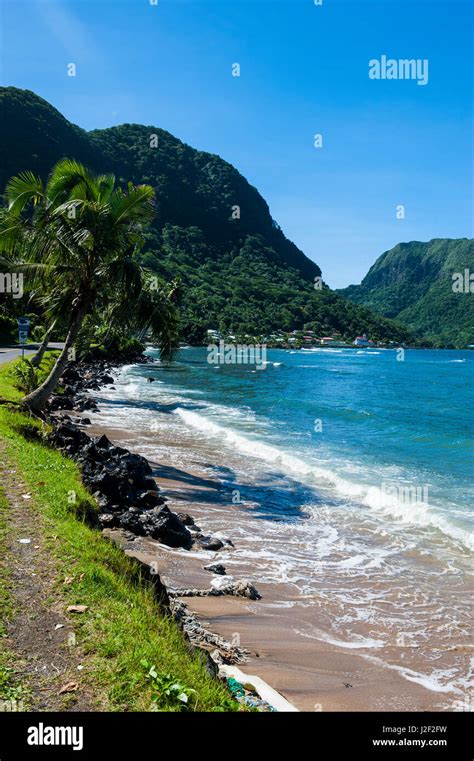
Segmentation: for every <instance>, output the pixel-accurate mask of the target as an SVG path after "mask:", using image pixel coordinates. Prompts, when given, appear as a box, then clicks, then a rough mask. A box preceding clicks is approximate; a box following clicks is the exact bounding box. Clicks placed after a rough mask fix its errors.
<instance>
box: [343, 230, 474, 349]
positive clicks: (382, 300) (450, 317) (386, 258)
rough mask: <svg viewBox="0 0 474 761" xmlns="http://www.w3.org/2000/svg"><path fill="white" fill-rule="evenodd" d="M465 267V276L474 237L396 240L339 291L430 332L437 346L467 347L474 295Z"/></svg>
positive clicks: (473, 334)
mask: <svg viewBox="0 0 474 761" xmlns="http://www.w3.org/2000/svg"><path fill="white" fill-rule="evenodd" d="M466 270H468V275H467V279H468V278H469V273H472V274H473V276H474V240H469V239H468V238H460V239H449V238H435V239H433V240H430V241H429V242H428V243H420V242H418V241H412V242H411V243H399V244H398V245H397V246H395V247H394V248H392V249H390V251H386V252H385V253H384V254H382V256H380V257H379V258H378V259H377V261H376V262H375V264H374V265H373V266H372V267H371V268H370V270H369V272H368V273H367V275H366V276H365V277H364V279H363V280H362V282H361V284H360V285H350V286H348V287H347V288H343V289H341V290H339V291H338V293H339V294H340V295H342V296H344V297H346V298H348V299H351V301H353V302H355V303H357V304H364V305H365V306H367V307H369V308H370V309H373V310H374V311H376V312H380V313H381V314H384V315H386V316H387V317H390V318H393V319H395V320H396V321H397V322H399V323H400V324H402V325H404V326H406V327H407V328H408V329H409V330H411V331H413V332H415V333H418V334H420V335H424V336H426V337H428V338H429V339H430V340H431V341H432V342H433V343H434V345H435V346H451V347H455V348H465V347H466V346H468V345H469V344H473V343H474V296H473V293H472V292H470V291H469V283H468V282H467V283H465V282H464V280H465V271H466ZM473 279H474V278H473ZM458 282H459V285H458ZM466 285H467V287H466ZM471 288H472V290H473V291H474V282H473V284H472V286H471Z"/></svg>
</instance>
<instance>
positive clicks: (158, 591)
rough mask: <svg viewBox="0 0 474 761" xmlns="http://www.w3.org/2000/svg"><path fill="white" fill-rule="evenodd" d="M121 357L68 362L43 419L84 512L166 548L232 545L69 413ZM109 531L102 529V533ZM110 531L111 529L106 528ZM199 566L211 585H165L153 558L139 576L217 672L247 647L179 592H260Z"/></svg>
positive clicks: (101, 525)
mask: <svg viewBox="0 0 474 761" xmlns="http://www.w3.org/2000/svg"><path fill="white" fill-rule="evenodd" d="M129 361H133V362H134V363H147V362H148V361H149V360H148V358H147V357H146V356H143V355H140V356H137V357H133V359H132V360H130V358H127V362H129ZM122 365H123V362H116V363H112V362H106V361H103V360H100V361H95V362H94V363H93V364H91V363H70V364H69V365H68V366H67V368H66V370H65V372H64V373H63V376H62V378H61V380H60V393H56V394H54V395H53V396H52V398H51V399H50V402H49V405H48V410H47V419H48V422H49V424H50V425H51V427H52V431H51V433H49V434H48V437H47V443H48V444H49V445H50V446H54V447H56V448H58V449H60V450H61V451H62V452H63V453H64V454H65V455H66V456H68V457H70V458H71V459H73V460H74V461H75V462H76V463H77V464H78V466H79V468H80V470H81V473H82V480H83V482H84V484H85V486H86V487H87V489H88V491H90V493H91V495H92V496H93V497H94V500H95V502H96V504H97V512H96V513H95V514H93V515H91V514H90V511H89V512H88V514H87V519H88V522H89V523H90V524H92V525H94V527H96V528H98V529H100V530H104V529H112V530H119V532H120V534H121V536H122V537H123V539H125V540H127V541H128V542H133V541H135V540H136V539H137V538H138V537H148V538H150V539H153V540H155V541H157V542H159V543H161V544H163V545H165V546H167V547H170V548H180V549H184V550H187V551H191V550H192V549H193V548H196V549H200V550H209V551H214V552H217V551H219V550H220V549H222V548H223V547H226V546H227V548H229V547H233V546H234V545H233V543H232V541H231V540H230V539H227V538H222V537H216V536H212V535H208V534H205V533H203V532H202V531H201V529H200V527H199V526H198V525H196V523H195V520H194V518H193V517H192V516H191V515H189V514H188V513H174V512H172V511H171V510H170V509H169V508H168V507H167V506H166V501H167V499H166V497H165V496H164V495H163V494H161V491H160V488H159V486H158V484H157V483H156V481H155V479H154V478H153V476H152V472H153V471H152V468H151V467H150V464H149V463H148V461H147V460H146V459H145V458H144V457H142V456H141V455H138V454H134V453H132V452H130V451H129V450H128V449H125V448H124V447H120V446H116V445H114V444H113V443H112V442H111V441H110V440H109V439H108V437H107V436H106V435H105V434H102V435H99V436H89V435H88V434H87V433H86V430H85V428H86V427H87V426H88V425H90V424H91V420H90V418H87V417H74V416H73V413H81V414H83V413H85V412H90V413H94V411H97V410H98V404H97V402H96V401H95V400H94V399H93V398H92V397H91V396H90V395H89V392H91V391H100V389H101V388H102V387H103V386H105V385H110V386H112V384H113V383H114V378H113V375H112V374H111V373H113V372H114V371H117V370H118V369H119V368H120V367H121V366H122ZM108 533H109V532H106V534H108ZM112 533H114V532H113V531H112ZM204 568H205V570H207V571H209V572H210V573H211V574H213V576H214V579H215V582H213V584H212V585H211V586H210V588H209V589H197V588H191V589H167V588H166V587H165V585H164V584H163V583H162V581H161V579H160V576H159V572H158V569H157V568H155V567H154V564H151V565H150V566H146V567H145V569H144V578H145V580H147V581H149V582H151V583H152V584H153V587H154V591H155V596H156V598H157V600H158V602H159V604H160V605H161V607H162V609H163V610H164V611H165V612H166V613H169V614H171V615H173V617H174V618H175V620H176V621H177V622H178V624H179V625H180V627H181V629H182V631H183V632H184V634H185V636H186V638H187V640H188V642H189V644H190V646H191V647H196V648H199V649H200V650H201V651H203V652H204V653H205V654H206V657H207V661H208V668H209V670H210V672H211V673H213V674H214V675H215V676H217V675H218V672H219V668H220V666H222V665H226V666H229V665H233V664H237V663H242V662H245V661H246V660H247V659H248V656H249V652H248V651H247V650H246V649H245V648H243V647H241V646H240V645H237V644H235V643H233V642H229V641H227V640H225V639H223V638H222V637H220V636H219V635H217V634H216V633H214V632H212V631H210V630H209V629H207V628H206V627H205V626H204V625H203V624H202V623H201V622H200V621H199V620H198V618H197V617H196V616H195V615H194V613H192V612H191V611H190V610H189V609H188V607H187V605H186V603H185V602H184V601H183V600H182V598H183V597H205V596H209V597H218V596H222V595H229V596H238V597H244V598H247V599H250V600H258V599H260V597H261V596H260V594H259V592H258V591H257V590H256V588H255V587H254V585H253V584H252V583H251V582H250V581H247V580H238V581H234V580H231V579H227V578H226V569H225V567H224V566H223V565H222V564H220V563H210V564H208V565H207V566H204ZM239 699H241V700H242V702H244V703H246V704H250V705H252V707H254V708H257V709H259V710H263V711H269V710H273V709H272V707H271V706H270V705H269V704H268V703H267V702H266V701H264V700H261V699H260V698H259V697H258V694H256V693H255V694H253V693H252V692H251V691H250V692H249V691H248V690H244V692H243V695H241V696H240V697H239Z"/></svg>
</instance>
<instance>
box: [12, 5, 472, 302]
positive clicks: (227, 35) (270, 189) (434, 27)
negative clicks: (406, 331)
mask: <svg viewBox="0 0 474 761" xmlns="http://www.w3.org/2000/svg"><path fill="white" fill-rule="evenodd" d="M0 4H1V11H2V27H3V39H2V53H1V54H0V62H1V79H2V84H4V85H15V86H17V87H24V88H28V89H30V90H34V91H35V92H36V93H38V94H39V95H41V96H42V97H43V98H46V100H48V101H49V102H50V103H52V104H53V105H54V106H55V107H56V108H58V109H59V111H61V112H62V113H63V114H64V115H65V116H66V117H67V118H68V119H70V120H71V121H73V122H74V123H76V124H79V125H80V126H81V127H84V128H86V129H93V128H98V127H108V126H111V125H113V124H121V123H123V122H139V123H144V124H152V125H154V126H158V127H162V128H163V129H167V130H169V131H170V132H171V133H173V134H174V135H176V136H177V137H179V138H180V139H182V140H183V141H185V142H187V143H189V144H190V145H192V146H194V147H196V148H199V149H201V150H208V151H211V152H212V153H218V154H219V155H221V156H222V157H223V158H225V159H226V160H228V161H230V162H231V163H232V164H234V165H235V166H236V167H237V168H238V169H239V170H240V171H241V172H242V174H244V175H245V176H246V177H247V179H248V180H249V181H250V182H251V183H252V184H253V185H255V186H256V187H257V188H258V190H259V191H260V192H261V194H262V195H263V196H264V198H265V199H266V200H267V202H268V204H269V206H270V210H271V213H272V216H273V217H274V218H275V219H276V220H277V221H278V223H279V224H280V225H281V227H282V228H283V230H284V232H285V233H286V235H287V236H288V237H289V238H291V239H292V240H294V242H295V243H296V244H297V245H298V246H299V247H300V248H302V249H303V251H304V252H305V253H306V254H307V256H309V257H310V258H312V259H314V260H315V261H316V262H317V263H318V264H319V265H320V266H321V268H322V270H323V276H324V278H325V280H326V281H327V282H328V283H329V285H331V286H332V287H343V286H345V285H348V284H349V283H353V282H360V280H361V278H362V277H363V276H364V274H365V273H366V272H367V270H368V269H369V267H370V266H371V265H372V264H373V262H374V261H375V259H376V258H377V257H378V256H379V255H380V254H381V253H382V252H383V251H385V250H387V249H388V248H391V247H392V246H393V245H395V244H396V243H397V242H399V241H409V240H429V239H430V238H435V237H472V235H473V233H472V200H473V195H472V194H473V190H472V164H471V156H472V73H471V72H472V26H471V24H472V4H471V2H470V0H449V1H448V0H430V2H420V1H419V0H365V1H363V2H359V1H358V0H323V2H322V5H321V6H317V5H315V4H314V0H158V4H157V5H156V6H154V5H151V4H150V0H0ZM382 55H387V56H388V57H389V58H394V59H396V60H398V59H402V58H415V59H428V62H429V64H428V65H429V69H428V71H429V80H428V84H427V85H425V86H423V85H418V84H417V82H416V81H414V80H371V79H369V76H368V68H369V61H370V60H371V59H374V58H380V57H381V56H382ZM68 63H75V64H76V67H77V75H76V77H75V78H73V77H68V76H67V65H68ZM233 63H239V64H240V66H241V75H240V77H233V76H232V64H233ZM316 133H319V134H322V136H323V147H322V148H315V147H314V141H313V136H314V135H315V134H316ZM398 205H403V206H404V207H405V218H404V219H398V218H397V214H396V207H397V206H398Z"/></svg>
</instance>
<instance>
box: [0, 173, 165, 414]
mask: <svg viewBox="0 0 474 761" xmlns="http://www.w3.org/2000/svg"><path fill="white" fill-rule="evenodd" d="M5 195H6V200H7V203H8V212H7V214H6V215H5V216H4V218H3V219H2V224H1V226H0V249H1V250H3V251H5V252H7V253H8V254H10V255H11V254H12V253H13V252H17V253H18V254H19V255H20V258H21V260H22V261H23V263H26V265H27V266H28V265H29V268H30V270H31V271H32V272H33V277H34V278H37V279H38V281H41V282H42V283H43V285H44V284H45V283H47V284H48V285H49V288H48V290H47V295H46V297H45V300H47V302H48V306H47V312H48V315H49V317H50V318H52V319H54V318H57V317H58V316H59V315H60V314H62V315H64V313H65V311H66V313H67V314H68V320H67V324H68V332H67V336H66V340H65V343H64V348H63V349H62V351H61V353H60V355H59V357H58V359H57V361H56V363H55V365H54V366H53V368H52V370H51V373H50V374H49V376H48V377H47V378H46V380H45V381H44V382H43V383H42V384H41V385H40V386H39V387H38V388H37V389H35V390H34V391H33V392H31V393H30V394H28V395H27V396H26V397H25V398H24V400H23V404H24V405H25V406H27V407H28V408H29V409H31V410H32V411H33V412H41V410H42V409H43V408H44V406H45V404H46V402H47V400H48V399H49V397H50V395H51V394H52V392H53V391H54V389H55V387H56V386H57V384H58V381H59V379H60V377H61V375H62V373H63V371H64V368H65V366H66V364H67V362H68V359H70V358H71V349H72V348H73V346H74V342H75V341H76V339H77V336H78V334H79V331H80V329H81V326H82V323H83V321H84V318H85V317H86V316H87V315H88V314H92V312H93V311H94V308H95V307H96V305H97V304H99V303H100V305H101V306H102V307H105V306H106V305H107V303H108V302H113V301H114V300H116V299H117V294H121V296H122V298H123V299H126V300H127V301H128V302H129V303H130V302H133V301H136V300H138V299H139V297H140V294H141V292H142V289H143V285H144V277H143V273H142V270H141V268H140V267H139V265H138V264H137V262H136V259H135V258H134V253H135V250H136V248H137V247H140V246H141V245H142V243H143V239H142V238H141V235H140V233H141V231H142V230H143V228H144V227H145V226H146V225H147V224H148V223H149V222H150V221H151V220H152V218H153V215H154V205H153V202H154V191H153V188H151V187H150V186H149V185H139V186H134V185H132V184H131V183H129V184H128V187H127V191H124V190H122V189H121V188H120V187H116V186H115V178H114V176H113V175H99V176H94V175H93V174H92V173H91V172H90V171H89V170H88V169H86V168H85V167H84V166H83V165H82V164H79V163H77V162H76V161H73V160H70V159H62V160H61V161H59V162H58V163H57V164H56V165H55V166H54V168H53V170H52V172H51V174H50V176H49V178H48V181H47V183H46V185H43V183H42V181H41V179H39V178H38V177H36V176H35V175H34V174H32V173H31V172H24V173H22V174H20V175H18V176H17V177H13V178H12V179H11V180H10V181H9V182H8V184H7V188H6V193H5ZM162 322H163V324H162V326H161V330H160V335H161V336H163V338H164V340H163V347H162V348H163V353H164V355H165V356H166V355H168V354H169V352H170V350H171V347H170V343H169V340H168V332H169V331H168V328H169V324H168V321H167V318H166V311H165V316H164V317H163V321H162Z"/></svg>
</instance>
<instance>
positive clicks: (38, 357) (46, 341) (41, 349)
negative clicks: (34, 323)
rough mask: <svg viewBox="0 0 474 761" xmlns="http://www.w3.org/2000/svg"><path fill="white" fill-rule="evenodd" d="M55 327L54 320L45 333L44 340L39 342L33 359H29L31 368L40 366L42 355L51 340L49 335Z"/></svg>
mask: <svg viewBox="0 0 474 761" xmlns="http://www.w3.org/2000/svg"><path fill="white" fill-rule="evenodd" d="M55 325H56V320H53V322H52V323H51V325H50V326H49V328H48V330H47V331H46V333H45V335H44V338H43V340H42V342H41V346H40V347H39V349H38V351H37V352H36V354H35V355H34V357H32V358H31V360H30V361H31V364H32V365H33V367H39V366H40V364H41V360H42V359H43V356H44V353H45V351H46V349H47V348H48V344H49V341H50V338H51V334H52V332H53V330H54V326H55Z"/></svg>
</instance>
